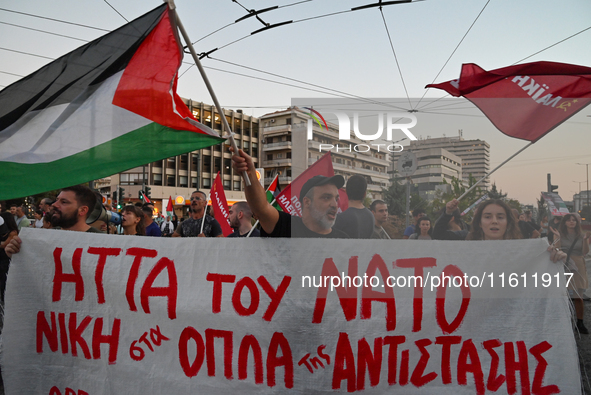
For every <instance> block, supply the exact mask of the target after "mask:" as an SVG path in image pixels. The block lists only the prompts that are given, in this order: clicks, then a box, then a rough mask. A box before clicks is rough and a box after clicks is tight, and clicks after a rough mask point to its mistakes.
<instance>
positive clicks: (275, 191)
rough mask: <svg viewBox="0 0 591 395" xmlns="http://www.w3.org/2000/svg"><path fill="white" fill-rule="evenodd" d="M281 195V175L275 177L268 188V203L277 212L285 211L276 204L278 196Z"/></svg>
mask: <svg viewBox="0 0 591 395" xmlns="http://www.w3.org/2000/svg"><path fill="white" fill-rule="evenodd" d="M279 193H281V188H280V187H279V174H277V175H275V178H274V179H273V182H271V185H269V188H267V201H268V202H269V203H270V204H272V205H273V207H275V208H276V209H277V210H279V211H283V209H282V208H281V206H280V205H279V204H278V203H277V202H276V200H277V196H279Z"/></svg>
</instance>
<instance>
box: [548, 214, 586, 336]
mask: <svg viewBox="0 0 591 395" xmlns="http://www.w3.org/2000/svg"><path fill="white" fill-rule="evenodd" d="M552 232H554V237H555V238H558V237H559V238H560V239H559V240H558V242H557V243H556V245H557V247H558V248H560V249H561V250H562V251H563V252H565V253H566V254H567V255H568V257H569V258H570V259H571V260H572V261H573V262H574V263H575V266H576V271H574V273H573V274H574V275H573V277H572V279H571V281H570V284H569V294H570V297H571V299H572V300H573V304H574V305H575V313H576V315H577V329H578V330H579V333H581V334H584V335H587V334H589V330H588V329H587V328H586V327H585V324H584V323H583V316H584V313H585V304H584V303H583V292H585V290H586V289H587V286H588V285H589V284H588V281H587V269H586V267H585V258H584V257H585V255H587V254H588V253H589V239H588V237H589V235H588V234H587V235H586V234H583V230H582V228H581V221H580V220H579V217H577V216H576V215H575V214H567V215H565V216H564V217H562V221H560V225H559V226H558V232H557V231H555V230H552Z"/></svg>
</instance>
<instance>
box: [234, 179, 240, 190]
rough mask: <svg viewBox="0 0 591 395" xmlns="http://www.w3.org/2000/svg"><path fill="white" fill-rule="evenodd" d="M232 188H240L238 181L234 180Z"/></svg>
mask: <svg viewBox="0 0 591 395" xmlns="http://www.w3.org/2000/svg"><path fill="white" fill-rule="evenodd" d="M234 190H235V191H239V190H240V181H234Z"/></svg>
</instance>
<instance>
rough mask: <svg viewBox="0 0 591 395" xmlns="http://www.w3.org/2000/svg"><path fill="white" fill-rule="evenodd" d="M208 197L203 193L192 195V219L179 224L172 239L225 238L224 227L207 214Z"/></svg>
mask: <svg viewBox="0 0 591 395" xmlns="http://www.w3.org/2000/svg"><path fill="white" fill-rule="evenodd" d="M206 208H207V196H206V195H205V193H203V192H201V191H195V192H193V193H192V194H191V218H189V219H186V220H184V221H183V222H181V223H179V226H178V227H177V228H176V230H175V231H174V233H173V234H172V237H224V235H223V233H222V227H221V226H220V224H219V222H218V221H216V220H215V218H213V217H212V216H209V215H207V214H205V209H206ZM203 221H205V223H204V224H203V233H201V226H202V225H201V224H202V222H203Z"/></svg>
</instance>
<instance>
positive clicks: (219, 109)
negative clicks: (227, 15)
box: [164, 0, 251, 187]
mask: <svg viewBox="0 0 591 395" xmlns="http://www.w3.org/2000/svg"><path fill="white" fill-rule="evenodd" d="M164 1H165V2H166V3H168V6H169V7H170V10H171V11H173V12H174V15H175V16H176V23H177V26H178V27H179V30H180V32H181V34H182V36H183V38H184V40H185V43H186V44H187V48H189V52H191V56H193V60H194V61H195V65H196V66H197V68H198V69H199V73H201V78H203V82H205V86H206V87H207V90H208V91H209V94H210V96H211V98H212V100H213V103H214V104H215V108H216V109H217V112H218V114H219V115H220V118H222V124H223V125H224V129H226V131H227V132H228V133H229V134H230V137H229V140H230V145H231V146H232V148H233V149H234V153H235V154H236V155H238V146H237V145H236V140H234V136H233V135H232V129H230V125H229V124H228V120H227V119H226V115H225V114H224V110H223V109H222V106H220V103H219V101H218V98H217V96H216V95H215V92H214V91H213V88H212V86H211V84H210V83H209V79H208V78H207V74H205V70H204V69H203V66H201V61H200V60H199V57H198V56H197V52H195V48H193V44H191V40H190V39H189V35H188V34H187V31H186V30H185V27H184V26H183V24H182V22H181V18H179V15H178V13H177V12H176V6H175V5H174V0H164ZM242 177H243V178H244V183H245V184H246V186H247V187H249V186H250V185H251V183H250V179H249V178H248V174H247V173H246V171H245V172H243V173H242Z"/></svg>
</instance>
